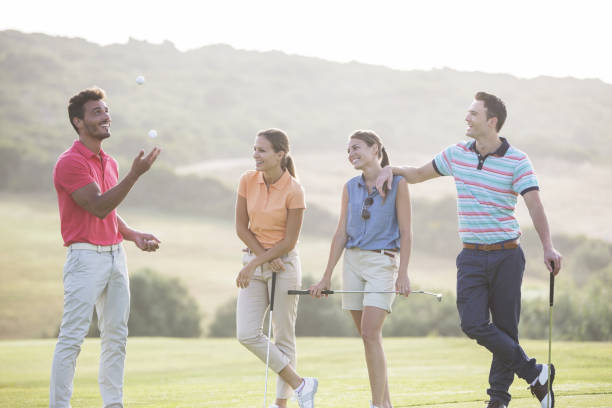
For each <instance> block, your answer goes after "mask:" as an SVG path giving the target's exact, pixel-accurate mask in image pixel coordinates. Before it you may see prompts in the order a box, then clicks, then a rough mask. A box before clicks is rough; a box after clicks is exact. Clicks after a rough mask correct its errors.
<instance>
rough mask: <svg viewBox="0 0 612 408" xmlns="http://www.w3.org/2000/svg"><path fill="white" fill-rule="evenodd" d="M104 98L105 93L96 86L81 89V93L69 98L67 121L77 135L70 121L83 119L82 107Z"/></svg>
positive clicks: (75, 128)
mask: <svg viewBox="0 0 612 408" xmlns="http://www.w3.org/2000/svg"><path fill="white" fill-rule="evenodd" d="M104 98H106V93H105V92H104V90H103V89H102V88H98V87H97V86H94V87H91V88H87V89H83V90H82V91H81V92H79V93H78V94H76V95H74V96H73V97H72V98H70V101H69V102H68V119H69V120H70V124H71V125H72V127H73V128H74V130H75V131H76V132H77V133H79V131H78V129H77V127H76V126H74V122H72V119H74V118H79V119H83V116H84V115H85V111H84V109H83V106H84V105H85V104H86V103H87V102H89V101H99V100H101V99H104Z"/></svg>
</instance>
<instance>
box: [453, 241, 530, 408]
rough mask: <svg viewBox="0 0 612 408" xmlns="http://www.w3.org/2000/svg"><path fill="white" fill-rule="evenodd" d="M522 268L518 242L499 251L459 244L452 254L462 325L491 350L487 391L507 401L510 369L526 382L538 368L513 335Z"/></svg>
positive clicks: (517, 321) (523, 266)
mask: <svg viewBox="0 0 612 408" xmlns="http://www.w3.org/2000/svg"><path fill="white" fill-rule="evenodd" d="M524 270H525V255H524V254H523V250H522V249H521V247H520V246H519V247H517V248H514V249H500V250H498V251H481V250H477V249H465V248H464V249H463V250H462V251H461V252H460V253H459V255H458V256H457V310H458V311H459V317H460V319H461V329H462V330H463V332H464V333H465V334H466V335H467V336H468V337H470V338H472V339H475V340H476V341H477V342H478V344H480V345H481V346H484V347H486V348H487V349H488V350H489V351H490V352H491V353H493V359H492V361H491V370H490V372H489V385H490V387H489V389H488V390H487V394H489V396H490V398H491V400H500V401H502V402H503V403H504V404H506V405H507V404H509V403H510V398H511V396H510V393H508V390H509V388H510V385H511V384H512V381H513V380H514V374H516V375H517V376H519V377H520V378H522V379H524V380H526V381H527V382H528V383H531V382H533V380H535V378H536V377H537V376H538V374H539V373H540V370H541V365H539V364H536V361H535V359H530V358H528V357H527V355H526V354H525V352H524V351H523V349H522V348H521V346H520V345H519V340H518V324H519V319H520V314H521V284H522V282H523V272H524Z"/></svg>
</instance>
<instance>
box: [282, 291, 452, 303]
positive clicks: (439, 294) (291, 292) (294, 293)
mask: <svg viewBox="0 0 612 408" xmlns="http://www.w3.org/2000/svg"><path fill="white" fill-rule="evenodd" d="M287 293H288V294H289V295H310V291H308V290H289V291H287ZM334 293H400V292H398V291H396V290H380V291H376V290H322V291H321V294H322V295H333V294H334ZM410 293H411V294H412V293H417V294H421V295H429V296H434V297H435V298H436V299H437V300H438V302H441V301H442V294H441V293H433V292H428V291H426V290H413V291H411V292H410Z"/></svg>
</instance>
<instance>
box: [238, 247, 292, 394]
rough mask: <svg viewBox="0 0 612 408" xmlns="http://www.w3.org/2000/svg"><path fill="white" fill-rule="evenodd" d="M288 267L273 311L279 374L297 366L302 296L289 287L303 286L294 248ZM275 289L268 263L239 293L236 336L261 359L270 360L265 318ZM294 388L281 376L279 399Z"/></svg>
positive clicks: (274, 363) (274, 364) (273, 354)
mask: <svg viewBox="0 0 612 408" xmlns="http://www.w3.org/2000/svg"><path fill="white" fill-rule="evenodd" d="M254 257H255V256H254V255H251V254H248V253H247V254H245V255H244V257H243V259H242V262H243V265H246V264H247V263H248V262H249V261H250V260H251V259H253V258H254ZM281 259H282V261H283V263H284V264H285V270H284V271H281V272H278V273H277V274H276V289H275V294H274V310H273V311H272V333H273V338H274V341H273V342H272V343H271V344H270V368H271V369H272V370H273V371H274V372H276V373H278V372H280V371H281V370H282V369H283V368H285V367H286V366H287V364H291V366H292V367H293V368H296V363H297V359H296V349H295V320H296V317H297V304H298V297H297V296H294V295H288V294H287V291H288V290H289V289H299V288H300V287H301V285H302V271H301V268H300V258H299V257H298V254H297V252H296V251H291V252H289V254H287V255H286V256H283V257H282V258H281ZM271 290H272V270H271V269H270V266H269V265H268V264H264V265H262V266H261V267H258V268H257V270H256V272H255V274H254V275H253V278H252V279H251V282H250V283H249V286H247V287H246V288H244V289H240V290H239V292H238V304H237V308H236V335H237V337H238V341H240V343H241V344H242V345H243V346H245V347H246V348H247V349H248V350H249V351H250V352H252V353H253V354H255V355H256V356H257V357H259V359H261V361H263V362H264V363H265V361H266V351H267V348H268V336H267V328H266V329H265V330H266V331H264V327H263V325H264V319H265V317H266V311H267V310H268V306H269V305H270V293H271ZM292 396H293V389H292V388H291V387H290V386H289V384H287V383H286V382H284V381H283V380H282V379H281V378H280V377H278V379H277V382H276V398H281V399H283V398H286V399H288V398H291V397H292Z"/></svg>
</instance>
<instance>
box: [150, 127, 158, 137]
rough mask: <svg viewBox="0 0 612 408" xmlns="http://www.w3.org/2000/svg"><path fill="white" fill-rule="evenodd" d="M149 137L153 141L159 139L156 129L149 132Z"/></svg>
mask: <svg viewBox="0 0 612 408" xmlns="http://www.w3.org/2000/svg"><path fill="white" fill-rule="evenodd" d="M149 137H150V138H151V139H155V138H156V137H157V130H155V129H151V130H149Z"/></svg>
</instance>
